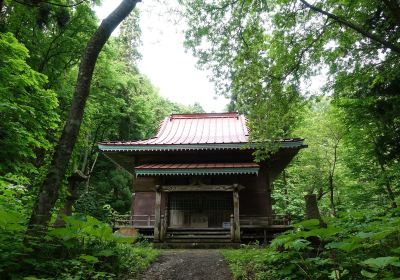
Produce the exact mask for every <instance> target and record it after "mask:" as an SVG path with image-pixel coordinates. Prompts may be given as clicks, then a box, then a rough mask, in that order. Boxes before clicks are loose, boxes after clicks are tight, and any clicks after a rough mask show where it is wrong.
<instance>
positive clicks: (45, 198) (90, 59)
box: [27, 0, 139, 236]
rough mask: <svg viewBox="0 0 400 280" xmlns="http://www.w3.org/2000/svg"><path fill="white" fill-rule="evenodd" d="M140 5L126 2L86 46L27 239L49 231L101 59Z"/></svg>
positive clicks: (112, 14)
mask: <svg viewBox="0 0 400 280" xmlns="http://www.w3.org/2000/svg"><path fill="white" fill-rule="evenodd" d="M138 2H139V0H123V1H122V2H121V4H120V5H119V6H118V7H117V8H116V9H115V10H114V11H113V12H112V13H111V14H110V15H109V16H108V17H107V18H105V19H104V20H103V21H102V22H101V24H100V26H99V27H98V29H97V30H96V32H95V33H94V34H93V36H92V38H91V39H90V41H89V43H88V44H87V46H86V49H85V51H84V53H83V55H82V58H81V63H80V65H79V72H78V78H77V83H76V87H75V94H74V97H73V99H72V104H71V108H70V111H69V115H68V119H67V122H66V124H65V126H64V130H63V132H62V134H61V138H60V140H59V142H58V144H57V146H56V148H55V151H54V155H53V158H52V161H51V165H50V166H49V170H48V173H47V176H46V178H45V180H44V182H43V184H42V186H41V188H40V192H39V197H38V199H37V201H36V202H35V206H34V208H33V211H32V215H31V218H30V221H29V225H28V230H27V236H41V234H42V232H43V231H45V230H47V227H48V223H49V221H50V218H51V212H52V210H53V207H54V205H55V203H56V201H57V198H58V194H59V191H60V188H61V184H62V181H63V180H64V176H65V172H66V170H67V167H68V163H69V160H70V158H71V154H72V150H73V148H74V145H75V142H76V140H77V138H78V134H79V129H80V125H81V122H82V118H83V113H84V109H85V104H86V100H87V98H88V96H89V90H90V84H91V81H92V76H93V71H94V67H95V65H96V61H97V57H98V56H99V53H100V51H101V49H102V48H103V46H104V45H105V43H106V42H107V40H108V38H109V37H110V36H111V33H112V32H113V31H114V29H115V28H116V27H117V26H118V25H119V24H120V23H121V21H122V20H123V19H125V18H126V17H127V16H128V15H129V13H130V12H131V11H132V10H133V9H134V8H135V6H136V4H137V3H138Z"/></svg>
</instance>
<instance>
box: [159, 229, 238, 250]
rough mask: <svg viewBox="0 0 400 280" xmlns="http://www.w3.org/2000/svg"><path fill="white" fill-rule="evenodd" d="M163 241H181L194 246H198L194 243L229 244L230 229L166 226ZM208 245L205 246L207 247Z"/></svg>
mask: <svg viewBox="0 0 400 280" xmlns="http://www.w3.org/2000/svg"><path fill="white" fill-rule="evenodd" d="M165 243H169V244H178V243H182V244H184V246H189V247H193V246H195V247H196V246H198V245H196V244H203V243H204V244H208V245H209V244H229V243H232V241H231V236H230V231H229V230H227V229H223V228H216V229H212V228H201V229H193V228H179V229H175V228H174V229H171V228H168V229H167V233H166V235H165ZM191 244H195V245H191ZM208 245H207V246H206V248H208Z"/></svg>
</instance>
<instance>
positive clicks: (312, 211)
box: [304, 193, 326, 226]
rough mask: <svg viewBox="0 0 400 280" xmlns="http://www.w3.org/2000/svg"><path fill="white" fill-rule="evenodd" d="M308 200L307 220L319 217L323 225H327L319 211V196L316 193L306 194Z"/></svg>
mask: <svg viewBox="0 0 400 280" xmlns="http://www.w3.org/2000/svg"><path fill="white" fill-rule="evenodd" d="M304 199H305V201H306V220H311V219H317V220H319V223H320V225H321V226H326V224H325V222H324V221H323V220H322V218H321V214H320V213H319V208H318V203H317V196H316V195H315V194H313V193H312V194H306V195H305V196H304Z"/></svg>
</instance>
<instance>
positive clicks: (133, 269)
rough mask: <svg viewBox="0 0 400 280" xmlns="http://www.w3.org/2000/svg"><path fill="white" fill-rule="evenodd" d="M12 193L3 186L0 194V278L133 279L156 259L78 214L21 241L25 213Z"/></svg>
mask: <svg viewBox="0 0 400 280" xmlns="http://www.w3.org/2000/svg"><path fill="white" fill-rule="evenodd" d="M20 191H21V192H22V194H24V193H23V189H21V190H20ZM18 192H19V190H18V189H15V188H12V189H10V188H9V187H7V188H6V187H4V185H3V188H2V190H1V192H0V217H1V218H0V279H27V280H33V279H137V278H138V276H139V274H140V273H141V272H142V271H144V270H145V269H146V268H147V267H148V266H149V265H150V263H151V262H152V261H153V260H154V259H155V258H156V257H157V256H158V254H159V253H158V251H157V250H155V249H153V248H152V247H151V245H150V244H148V243H147V242H145V241H138V240H135V239H134V238H131V237H123V236H117V235H115V234H114V233H113V232H112V229H111V227H110V226H109V225H108V224H105V223H103V222H101V221H99V220H97V219H95V218H93V217H90V216H85V215H78V214H76V215H74V216H71V217H64V219H65V222H66V225H65V227H63V228H53V229H50V230H49V231H48V232H47V234H46V235H45V236H42V237H40V238H37V239H30V240H29V241H26V240H25V241H24V237H25V235H24V234H25V230H26V222H27V213H28V211H26V209H24V208H23V206H24V203H23V201H19V200H18V199H17V198H18V195H17V194H18ZM20 197H21V198H22V197H23V196H20Z"/></svg>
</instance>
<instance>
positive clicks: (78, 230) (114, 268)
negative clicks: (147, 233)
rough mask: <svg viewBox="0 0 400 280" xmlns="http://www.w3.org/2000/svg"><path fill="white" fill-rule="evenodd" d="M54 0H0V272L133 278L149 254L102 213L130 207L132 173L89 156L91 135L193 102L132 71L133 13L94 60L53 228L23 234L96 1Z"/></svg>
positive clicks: (128, 136) (114, 131)
mask: <svg viewBox="0 0 400 280" xmlns="http://www.w3.org/2000/svg"><path fill="white" fill-rule="evenodd" d="M64 2H65V1H53V2H51V3H50V2H49V3H47V2H43V1H37V2H31V1H22V2H19V1H4V2H3V1H2V2H1V7H0V12H1V18H0V32H1V33H0V57H1V61H0V99H1V102H0V115H1V117H2V121H1V122H0V144H1V151H0V157H1V159H2V160H1V162H0V217H1V221H0V227H1V228H0V256H1V257H0V278H2V279H3V278H5V279H7V278H13V277H14V278H23V277H26V279H39V278H40V279H114V278H116V277H118V278H121V279H132V278H137V277H138V275H139V273H140V272H141V271H143V270H144V269H145V268H146V267H147V266H148V265H149V264H150V262H151V261H152V260H153V259H154V258H155V257H156V256H157V255H158V253H157V251H155V250H153V249H152V248H151V247H150V246H149V245H148V244H146V243H143V242H141V241H140V240H138V239H132V238H123V237H118V236H116V235H115V234H113V233H112V229H111V227H110V222H111V215H112V213H114V212H118V213H120V214H125V213H128V212H129V211H130V203H131V192H132V191H133V188H132V178H131V175H129V174H128V173H127V172H126V171H124V170H122V169H121V168H119V167H117V166H115V165H114V164H113V163H112V162H110V161H109V160H108V159H107V158H105V157H104V156H103V155H99V154H98V152H97V143H98V142H100V141H107V140H137V139H143V138H145V137H149V136H151V135H153V134H154V133H155V131H156V129H157V127H158V124H159V122H160V120H161V119H163V118H164V117H166V116H167V115H169V114H171V113H190V112H201V111H203V109H202V108H201V106H199V105H198V104H194V105H193V106H184V105H181V104H178V103H174V102H171V101H169V100H167V99H165V98H164V97H162V96H160V95H159V93H158V90H157V89H156V87H155V86H154V85H153V84H152V83H151V81H150V80H149V79H148V78H147V77H146V76H145V75H143V74H142V73H141V72H140V71H139V69H138V68H137V66H136V65H137V60H138V59H140V54H139V52H138V50H137V47H138V46H139V45H140V42H141V41H140V34H141V31H140V27H139V26H138V21H139V13H138V12H137V11H135V12H133V13H132V14H131V15H130V16H129V17H128V18H127V19H126V20H125V21H124V22H123V24H122V25H121V27H120V32H119V35H118V36H116V37H112V38H111V39H110V40H109V41H108V43H107V44H106V46H105V48H104V49H103V51H102V52H101V54H100V57H99V58H98V60H97V65H96V69H95V73H94V76H93V82H92V86H91V93H90V98H89V100H88V102H87V104H86V108H85V115H84V119H83V122H82V125H81V129H80V134H79V137H78V141H77V143H76V145H75V147H74V150H73V155H72V158H71V161H70V163H69V167H68V172H67V174H66V177H65V180H64V184H63V187H62V191H61V193H60V194H59V200H58V201H57V204H56V207H55V209H54V211H53V213H52V221H51V224H52V225H53V226H56V227H53V226H51V227H50V229H49V230H48V232H47V233H45V235H44V236H38V237H33V238H32V237H30V238H29V239H27V237H26V236H25V231H26V227H27V223H28V221H29V217H30V216H31V214H32V207H33V205H34V202H35V200H37V197H38V192H39V188H40V185H41V183H42V181H43V179H44V177H45V176H46V172H47V169H48V166H49V164H50V161H51V157H52V153H53V151H54V148H55V145H56V144H57V141H58V139H59V137H60V134H61V131H62V128H63V125H64V123H65V122H66V120H67V116H68V111H69V108H70V105H71V101H72V96H73V93H74V87H75V84H76V77H77V73H78V64H79V60H80V57H81V55H82V53H83V50H84V48H85V46H86V44H87V42H88V40H89V39H90V37H91V36H92V34H93V33H94V31H95V30H96V28H97V25H98V19H97V18H96V15H95V13H94V8H95V7H96V6H97V5H98V4H99V1H70V3H72V2H73V3H72V4H73V5H71V6H68V5H65V3H64ZM71 202H72V203H71ZM71 211H72V212H71ZM65 214H67V215H68V216H65ZM71 214H73V215H72V216H70V215H71ZM60 223H61V225H63V227H61V228H59V227H58V226H59V225H60ZM35 277H36V278H35Z"/></svg>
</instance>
